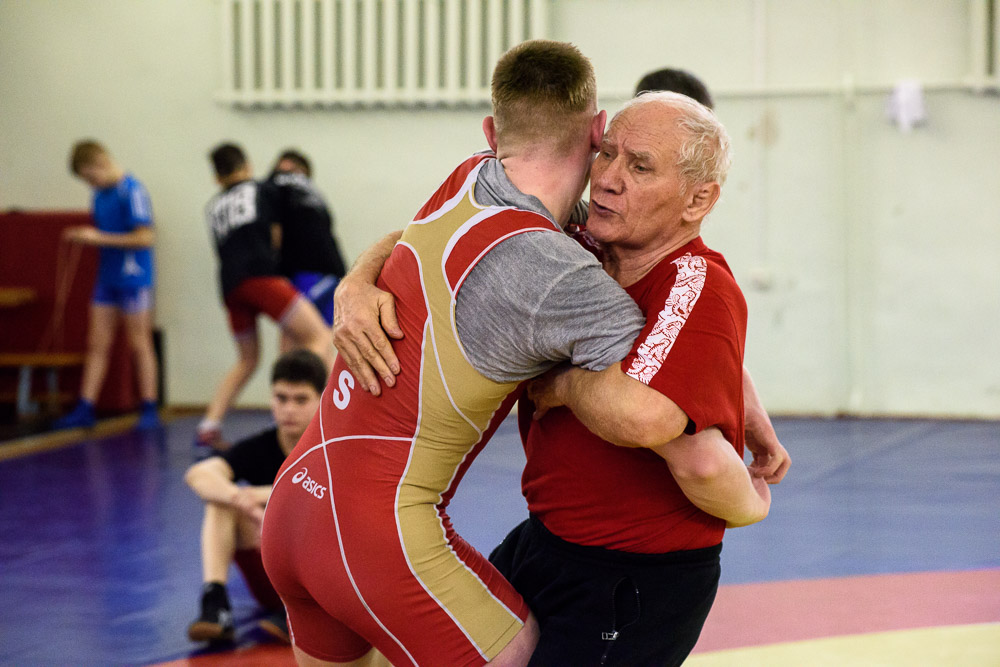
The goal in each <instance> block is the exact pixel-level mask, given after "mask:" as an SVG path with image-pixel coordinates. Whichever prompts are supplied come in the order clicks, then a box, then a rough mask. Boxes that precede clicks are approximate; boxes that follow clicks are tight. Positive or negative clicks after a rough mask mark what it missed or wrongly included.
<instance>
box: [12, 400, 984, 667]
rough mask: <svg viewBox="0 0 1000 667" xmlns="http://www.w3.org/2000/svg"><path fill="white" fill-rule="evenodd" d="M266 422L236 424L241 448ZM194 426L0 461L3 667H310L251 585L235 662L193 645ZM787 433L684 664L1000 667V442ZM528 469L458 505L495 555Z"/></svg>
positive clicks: (955, 432)
mask: <svg viewBox="0 0 1000 667" xmlns="http://www.w3.org/2000/svg"><path fill="white" fill-rule="evenodd" d="M268 419H269V418H268V416H267V414H266V413H263V412H238V413H234V414H233V415H231V417H230V418H229V419H228V420H227V424H226V427H227V431H226V434H227V437H230V438H233V439H235V438H239V437H242V436H245V435H249V434H251V433H253V432H254V431H256V430H258V429H260V428H262V427H264V426H266V425H267V424H268ZM195 421H196V420H195V418H194V417H184V418H177V419H174V420H172V421H168V422H167V424H166V425H165V427H164V428H163V429H162V430H161V431H159V432H154V433H139V432H134V431H125V432H123V433H119V434H116V435H104V436H99V433H100V432H101V431H100V430H99V431H98V432H96V433H91V434H87V433H79V434H77V436H78V437H76V440H73V439H72V438H67V437H63V439H62V440H60V441H59V443H58V448H54V449H49V450H47V451H33V450H39V449H41V450H44V448H45V445H41V446H39V447H34V446H30V445H29V446H23V445H19V444H18V443H13V442H8V443H0V591H2V593H3V601H2V604H0V664H3V665H17V666H18V667H22V666H26V665H54V664H74V665H83V664H86V665H91V664H92V665H118V664H123V665H149V664H170V665H205V666H210V665H247V664H267V665H293V664H294V661H293V659H292V655H291V650H290V649H289V648H287V647H281V646H277V645H274V644H268V643H267V638H266V636H265V635H264V634H263V633H260V632H259V631H258V630H257V629H256V627H255V621H256V620H257V619H258V618H259V612H258V610H257V609H256V608H255V606H254V603H253V601H252V599H251V598H250V595H249V593H248V592H247V591H246V588H245V587H244V586H243V583H242V580H241V578H240V576H239V575H238V574H237V573H236V571H235V570H233V575H232V577H231V579H230V592H231V596H232V598H233V604H234V614H235V616H236V619H237V624H238V628H237V642H236V645H235V646H233V647H231V648H228V649H227V650H223V651H218V650H215V651H208V650H206V649H205V648H204V647H200V646H198V645H196V644H193V643H191V642H189V641H188V639H187V636H186V628H187V624H188V623H189V622H191V621H192V620H193V619H194V617H195V615H196V612H197V603H198V596H199V589H200V563H199V529H200V520H201V505H200V502H199V501H198V499H197V498H196V497H195V496H194V494H193V493H192V492H191V491H190V490H189V489H188V488H187V487H186V486H185V485H184V482H183V480H182V475H183V472H184V470H185V469H186V468H187V466H189V465H190V464H191V463H192V461H193V457H194V453H193V451H192V445H191V441H192V436H193V432H194V427H195ZM775 426H776V428H777V431H778V434H779V436H780V437H781V440H782V442H783V443H784V444H785V446H786V447H787V448H788V450H789V452H790V453H791V455H792V459H793V466H792V469H791V472H790V473H789V476H788V477H787V478H786V480H785V481H784V482H783V483H782V484H781V485H779V486H777V487H773V488H772V491H773V496H774V500H773V505H772V510H771V515H770V516H769V517H768V518H767V520H765V521H764V522H763V523H761V524H758V525H756V526H751V527H749V528H742V529H738V530H733V531H729V532H727V534H726V540H725V543H724V549H723V555H722V586H721V588H720V590H719V596H718V599H717V601H716V604H715V607H714V608H713V611H712V613H711V614H710V616H709V618H708V622H707V623H706V626H705V629H704V631H703V632H702V637H701V641H700V642H699V644H698V646H697V648H696V649H695V653H694V654H693V655H692V657H691V658H690V659H689V660H688V662H687V663H686V664H688V665H691V666H692V667H723V666H727V667H728V666H731V665H732V666H736V665H738V666H739V667H746V666H754V665H761V666H763V665H767V666H768V667H792V666H796V667H798V666H801V665H809V666H816V665H819V666H823V665H830V666H834V665H836V666H837V667H842V666H845V665H859V666H860V665H864V666H866V667H867V666H871V665H886V666H897V665H898V666H900V667H902V666H904V665H905V666H906V667H912V666H914V665H927V666H932V665H933V666H935V667H937V666H941V665H945V666H952V665H961V666H963V667H965V666H992V667H996V666H998V665H1000V511H998V510H1000V424H998V423H996V422H983V421H978V422H977V421H969V422H965V421H940V420H934V421H930V420H926V421H925V420H861V419H830V420H826V419H777V420H775ZM67 435H68V434H67ZM67 440H68V441H67ZM50 446H52V445H50ZM523 460H524V457H523V453H522V451H521V448H520V444H519V442H518V438H517V431H516V428H515V425H514V422H513V420H512V419H508V420H507V422H505V423H504V425H503V426H502V427H501V429H500V430H499V431H498V433H497V436H496V437H495V438H494V441H493V442H492V443H491V444H490V446H489V447H487V448H486V450H485V451H484V452H483V454H482V455H481V456H480V457H479V459H478V460H477V461H476V463H475V464H474V465H473V466H472V469H471V470H470V472H469V474H468V475H467V477H466V479H465V481H464V482H463V484H462V487H461V488H460V490H459V493H458V494H457V496H456V498H455V500H454V502H453V503H452V507H451V512H450V513H451V515H452V517H453V519H454V522H455V526H456V528H457V529H458V531H459V532H460V533H461V534H463V535H464V536H465V537H466V539H468V540H469V542H470V543H472V544H473V545H474V546H476V547H477V548H479V549H480V550H481V551H489V550H490V549H491V548H492V547H493V546H494V545H495V544H496V543H497V542H498V541H499V540H500V539H501V538H502V537H503V535H504V534H506V532H507V530H508V529H509V528H510V527H512V526H513V525H515V524H516V523H517V522H518V521H520V520H521V519H523V518H524V517H525V516H526V510H525V507H524V501H523V499H522V498H521V495H520V492H519V489H518V485H519V476H520V469H521V466H522V464H523Z"/></svg>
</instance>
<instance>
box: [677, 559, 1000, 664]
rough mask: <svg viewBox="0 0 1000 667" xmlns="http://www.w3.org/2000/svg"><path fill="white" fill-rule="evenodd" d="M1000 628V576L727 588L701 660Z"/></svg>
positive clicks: (978, 573)
mask: <svg viewBox="0 0 1000 667" xmlns="http://www.w3.org/2000/svg"><path fill="white" fill-rule="evenodd" d="M997 621H1000V570H975V571H969V572H921V573H914V574H889V575H875V576H864V577H848V578H842V579H817V580H811V581H781V582H771V583H761V584H742V585H736V586H723V587H721V588H720V589H719V595H718V597H717V598H716V601H715V606H714V607H713V608H712V612H711V613H710V614H709V616H708V620H707V621H706V622H705V628H704V630H703V631H702V633H701V639H700V640H699V642H698V645H697V646H696V647H695V649H694V650H695V652H696V653H698V652H705V651H717V650H721V649H727V648H738V647H741V646H761V645H765V644H775V643H779V642H791V641H798V640H803V639H817V638H821V637H832V636H838V635H853V634H863V633H869V632H884V631H890V630H905V629H909V628H921V627H933V626H941V625H967V624H971V623H990V622H997Z"/></svg>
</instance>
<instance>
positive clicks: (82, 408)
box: [52, 399, 97, 431]
mask: <svg viewBox="0 0 1000 667" xmlns="http://www.w3.org/2000/svg"><path fill="white" fill-rule="evenodd" d="M96 423H97V418H96V417H95V416H94V405H93V403H90V402H89V401H84V400H83V399H81V400H80V402H79V403H77V404H76V407H75V408H73V411H72V412H70V413H69V414H68V415H64V416H62V417H60V418H59V419H57V420H55V422H53V424H52V428H53V429H54V430H57V431H58V430H62V429H67V428H91V427H92V426H93V425H94V424H96Z"/></svg>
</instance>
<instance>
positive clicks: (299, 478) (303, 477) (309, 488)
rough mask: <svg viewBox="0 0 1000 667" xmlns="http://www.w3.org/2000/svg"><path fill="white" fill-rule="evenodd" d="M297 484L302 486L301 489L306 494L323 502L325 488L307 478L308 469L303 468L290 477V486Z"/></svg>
mask: <svg viewBox="0 0 1000 667" xmlns="http://www.w3.org/2000/svg"><path fill="white" fill-rule="evenodd" d="M299 483H301V484H302V488H303V489H305V491H306V492H307V493H311V494H313V495H314V496H315V497H316V498H318V499H320V500H323V496H324V495H325V494H326V487H325V486H323V485H322V484H320V483H319V482H317V481H316V480H314V479H313V478H312V477H310V476H309V470H308V468H303V469H302V470H300V471H298V472H297V473H295V474H294V475H292V484H299Z"/></svg>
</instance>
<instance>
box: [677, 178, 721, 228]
mask: <svg viewBox="0 0 1000 667" xmlns="http://www.w3.org/2000/svg"><path fill="white" fill-rule="evenodd" d="M720 194H722V187H721V186H720V185H719V184H718V183H714V182H713V183H699V184H697V185H696V186H695V187H694V188H692V189H691V191H690V192H688V200H687V204H686V205H685V207H684V214H683V217H684V222H701V220H702V219H703V218H704V217H705V216H706V215H708V214H709V213H710V212H711V210H712V207H714V206H715V202H717V201H719V195H720Z"/></svg>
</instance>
